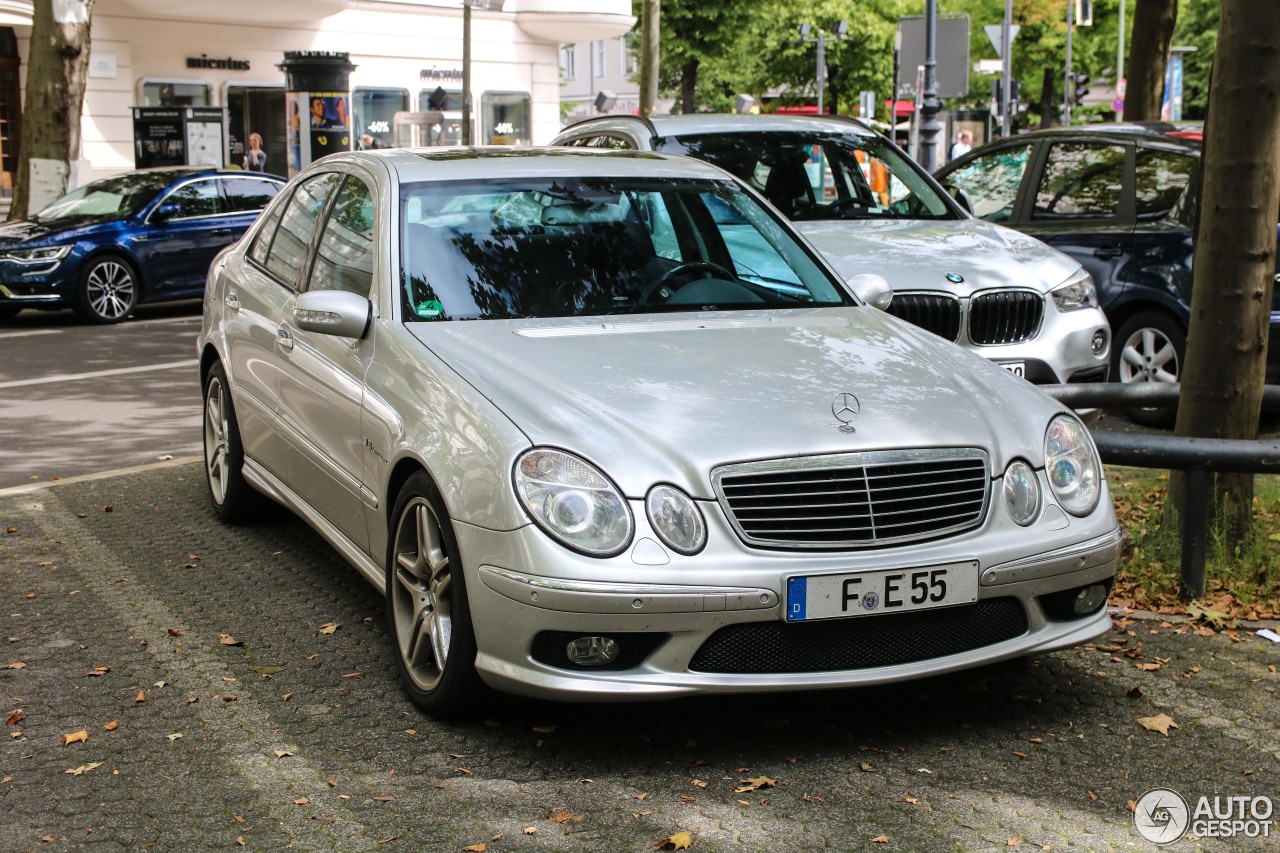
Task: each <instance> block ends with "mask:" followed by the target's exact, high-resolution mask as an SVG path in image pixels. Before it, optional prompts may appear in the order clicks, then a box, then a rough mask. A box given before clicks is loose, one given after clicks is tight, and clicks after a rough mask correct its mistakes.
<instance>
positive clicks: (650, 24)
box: [640, 0, 662, 116]
mask: <svg viewBox="0 0 1280 853" xmlns="http://www.w3.org/2000/svg"><path fill="white" fill-rule="evenodd" d="M661 16H662V3H661V0H644V13H643V18H642V19H641V22H640V115H642V116H648V115H653V110H654V108H655V106H656V105H657V103H658V55H659V52H658V48H659V47H660V46H661V41H660V40H659V35H658V33H659V30H660V27H659V22H660V19H661Z"/></svg>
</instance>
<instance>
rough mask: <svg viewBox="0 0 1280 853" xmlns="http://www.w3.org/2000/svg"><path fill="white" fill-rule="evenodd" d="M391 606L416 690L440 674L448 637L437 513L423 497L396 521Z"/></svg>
mask: <svg viewBox="0 0 1280 853" xmlns="http://www.w3.org/2000/svg"><path fill="white" fill-rule="evenodd" d="M394 541H395V550H394V552H393V553H394V554H395V567H394V574H393V576H392V579H391V582H392V588H391V608H392V616H393V618H394V624H395V632H396V642H397V645H398V647H399V649H400V655H401V658H402V659H403V661H404V666H405V672H406V673H407V674H408V676H409V678H410V679H411V680H412V681H413V683H414V686H416V687H417V688H418V689H420V690H424V691H426V690H431V689H433V688H434V687H435V686H436V685H437V684H438V683H439V682H440V679H441V677H442V676H443V675H444V669H445V665H446V664H447V663H448V659H449V646H450V643H451V641H452V639H453V614H452V610H453V607H452V605H453V592H452V587H453V575H452V569H453V567H452V564H451V561H450V558H449V554H448V552H447V550H446V548H445V539H444V533H443V531H442V530H441V522H440V518H439V517H438V516H437V515H436V513H435V511H434V510H433V509H432V507H431V505H430V504H429V503H428V502H427V500H426V499H425V498H423V497H414V498H413V499H412V500H410V501H409V503H408V504H406V505H405V507H404V510H403V511H402V513H401V515H400V519H399V522H398V524H397V526H396V534H395V540H394Z"/></svg>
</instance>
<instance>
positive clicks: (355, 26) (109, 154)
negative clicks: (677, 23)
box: [0, 0, 635, 184]
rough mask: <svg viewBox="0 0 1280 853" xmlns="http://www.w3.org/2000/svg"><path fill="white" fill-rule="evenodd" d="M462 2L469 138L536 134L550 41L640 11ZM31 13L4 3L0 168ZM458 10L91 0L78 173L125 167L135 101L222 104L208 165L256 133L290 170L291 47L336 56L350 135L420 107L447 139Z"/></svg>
mask: <svg viewBox="0 0 1280 853" xmlns="http://www.w3.org/2000/svg"><path fill="white" fill-rule="evenodd" d="M35 2H51V0H35ZM467 2H468V3H469V4H470V6H471V12H470V19H471V25H470V30H471V39H470V43H471V51H470V56H471V69H470V70H471V119H472V133H471V138H472V140H473V142H475V143H477V144H492V143H498V144H501V143H507V144H539V143H545V142H547V141H548V140H549V139H550V138H551V137H552V136H553V135H555V133H556V132H557V131H558V130H559V129H560V127H561V121H560V102H561V80H560V50H559V46H560V44H561V43H563V42H564V41H565V40H566V39H567V38H574V39H580V40H583V41H588V42H589V41H590V40H593V39H611V38H613V37H615V36H617V35H619V34H621V33H625V32H627V31H628V30H629V29H630V28H631V27H632V25H633V24H634V20H635V19H634V18H633V17H632V16H631V3H630V0H505V2H503V0H467ZM30 10H31V0H0V148H2V149H3V150H2V151H0V154H2V155H3V156H2V158H0V172H8V173H12V171H13V168H14V167H15V166H16V163H17V157H16V151H17V145H18V144H19V142H20V128H19V127H18V126H17V124H18V122H20V118H21V110H20V108H19V106H18V105H19V101H20V95H21V86H22V85H23V84H24V82H25V67H26V56H27V52H28V49H29V41H30V34H31V25H30V20H31V11H30ZM24 12H25V19H24ZM463 22H464V11H463V0H97V2H96V3H95V5H94V10H93V21H92V30H91V35H92V47H91V52H90V60H89V63H90V64H89V79H88V86H87V89H86V93H85V102H84V112H83V117H82V122H81V151H80V157H81V160H80V162H79V163H78V164H77V166H78V168H77V169H76V171H75V173H74V174H73V182H74V183H76V184H79V183H84V182H86V181H88V180H91V179H93V178H97V177H103V176H105V175H109V174H114V173H118V172H122V171H126V170H129V169H132V168H134V167H135V165H136V164H137V162H138V160H139V157H140V156H141V151H142V148H141V146H142V142H141V140H140V138H139V136H138V132H139V131H138V125H137V123H136V121H135V119H136V114H135V111H134V108H135V107H173V108H178V109H179V110H181V109H183V108H187V107H193V108H208V107H213V108H219V109H221V110H222V114H223V116H224V117H225V125H224V128H225V129H224V133H223V141H222V145H221V148H222V157H221V160H222V163H220V164H219V165H222V164H232V165H239V164H240V162H241V159H242V157H243V152H244V148H245V145H246V141H247V139H248V136H249V134H250V133H257V134H259V135H260V136H262V138H263V148H264V149H265V150H266V152H267V164H268V165H267V171H270V172H275V173H277V174H287V169H286V164H287V162H288V156H287V154H286V136H287V130H286V126H287V122H288V119H287V113H286V110H287V100H286V90H285V82H286V74H285V72H284V71H283V70H281V69H280V68H279V67H278V66H279V65H280V63H282V62H283V61H284V60H285V54H286V53H287V52H288V53H292V52H300V51H301V52H318V53H322V54H344V53H345V54H347V56H348V58H349V61H350V63H351V64H352V65H354V66H355V67H354V69H352V70H351V73H350V82H349V89H348V92H347V93H334V95H335V97H334V98H333V99H332V100H333V101H334V102H335V103H336V102H337V101H338V100H340V98H338V97H337V95H338V94H346V95H347V96H348V98H347V100H346V102H345V103H343V104H341V106H340V110H341V112H343V113H344V115H343V116H342V118H343V119H344V120H345V121H346V123H347V126H348V127H349V128H350V140H351V146H352V147H360V145H361V138H362V137H365V135H366V134H368V135H369V137H371V139H372V140H377V142H374V143H373V144H375V145H376V144H379V143H386V144H390V143H391V142H392V132H393V128H392V120H393V117H394V115H395V113H397V112H413V111H425V110H433V111H439V112H442V113H444V115H445V116H446V117H447V119H448V124H449V128H450V133H451V135H450V136H449V139H448V141H452V142H457V141H459V138H460V122H461V120H462V77H463V32H464V26H463ZM348 110H349V111H350V115H349V116H348V115H346V114H345V113H346V112H347V111H348ZM202 112H204V111H203V110H202ZM206 114H207V113H206ZM215 159H216V158H215ZM0 180H2V179H0Z"/></svg>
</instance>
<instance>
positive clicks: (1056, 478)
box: [1044, 415, 1102, 515]
mask: <svg viewBox="0 0 1280 853" xmlns="http://www.w3.org/2000/svg"><path fill="white" fill-rule="evenodd" d="M1044 468H1045V473H1046V474H1048V477H1049V488H1050V489H1052V490H1053V495H1054V497H1056V498H1057V499H1058V503H1060V504H1062V508H1063V509H1065V510H1066V511H1067V512H1069V513H1071V514H1072V515H1088V514H1089V513H1091V512H1093V509H1094V507H1096V506H1097V505H1098V498H1099V496H1100V495H1101V494H1102V467H1101V466H1100V465H1099V464H1098V455H1097V452H1096V451H1095V450H1094V449H1093V442H1092V441H1091V440H1090V439H1089V434H1088V433H1087V432H1086V431H1085V428H1084V426H1083V425H1082V424H1081V423H1080V422H1079V421H1078V420H1076V419H1075V418H1072V417H1068V416H1067V415H1058V416H1057V417H1056V418H1054V419H1053V420H1052V421H1050V422H1049V429H1048V431H1047V432H1046V433H1045V436H1044Z"/></svg>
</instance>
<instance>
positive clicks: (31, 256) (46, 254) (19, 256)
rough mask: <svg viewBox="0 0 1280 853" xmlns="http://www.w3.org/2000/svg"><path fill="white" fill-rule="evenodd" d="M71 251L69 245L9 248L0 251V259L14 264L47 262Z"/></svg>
mask: <svg viewBox="0 0 1280 853" xmlns="http://www.w3.org/2000/svg"><path fill="white" fill-rule="evenodd" d="M70 251H71V246H69V245H67V246H42V247H41V248H39V249H11V250H9V251H7V252H0V259H3V260H6V261H13V262H14V263H15V264H48V263H53V262H54V261H60V260H62V259H63V258H65V257H66V256H67V253H68V252H70Z"/></svg>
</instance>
